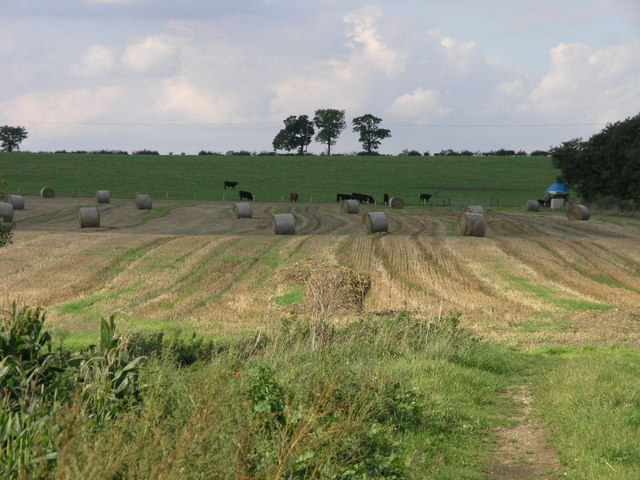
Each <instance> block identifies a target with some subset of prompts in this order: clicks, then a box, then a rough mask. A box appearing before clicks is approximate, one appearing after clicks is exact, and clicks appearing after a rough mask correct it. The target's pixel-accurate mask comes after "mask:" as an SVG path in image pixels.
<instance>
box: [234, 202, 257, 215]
mask: <svg viewBox="0 0 640 480" xmlns="http://www.w3.org/2000/svg"><path fill="white" fill-rule="evenodd" d="M252 215H253V212H252V211H251V204H250V203H248V202H241V203H236V204H234V205H233V216H234V217H236V218H251V216H252Z"/></svg>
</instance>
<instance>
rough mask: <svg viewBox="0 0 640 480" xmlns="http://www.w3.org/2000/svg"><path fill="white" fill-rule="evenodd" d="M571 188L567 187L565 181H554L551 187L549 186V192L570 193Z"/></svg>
mask: <svg viewBox="0 0 640 480" xmlns="http://www.w3.org/2000/svg"><path fill="white" fill-rule="evenodd" d="M570 192H571V189H570V188H569V187H567V186H566V185H565V184H564V183H554V184H553V185H551V186H550V187H549V188H547V193H550V194H551V195H553V194H554V193H570Z"/></svg>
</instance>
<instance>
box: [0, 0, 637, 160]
mask: <svg viewBox="0 0 640 480" xmlns="http://www.w3.org/2000/svg"><path fill="white" fill-rule="evenodd" d="M324 108H335V109H339V110H344V111H345V115H346V120H347V128H346V129H345V130H344V131H343V132H342V134H341V135H340V137H339V138H338V139H337V142H336V144H335V145H334V146H333V147H332V153H351V152H356V151H360V150H362V147H361V145H360V143H359V142H358V135H357V133H355V132H353V130H352V123H351V121H352V119H353V118H355V117H357V116H361V115H364V114H367V113H370V114H373V115H375V116H377V117H379V118H381V119H382V122H381V124H380V126H381V127H383V128H388V129H389V130H390V131H391V135H392V136H391V138H388V139H385V140H383V141H382V143H381V146H380V150H379V151H380V153H385V154H398V153H400V152H401V151H402V150H405V149H415V150H418V151H420V152H425V151H429V152H431V153H436V152H439V151H441V150H445V149H453V150H457V151H461V150H470V151H472V152H476V151H491V150H497V149H500V148H505V149H513V150H524V151H526V152H531V151H534V150H548V149H549V148H550V147H553V146H557V145H560V144H561V143H562V142H564V141H568V140H571V139H574V138H577V137H581V138H584V139H588V138H589V137H590V136H591V135H593V134H595V133H597V132H599V131H601V130H602V129H603V128H604V127H605V126H606V125H607V124H608V123H613V122H617V121H622V120H624V119H625V118H628V117H632V116H635V115H637V114H638V113H639V112H640V0H447V1H445V0H377V1H376V0H362V1H361V0H180V1H177V0H55V1H50V0H20V1H15V0H0V125H11V126H24V127H25V128H26V129H27V131H28V135H29V136H28V138H27V139H26V140H25V141H24V142H23V143H22V145H21V149H22V150H23V151H34V152H36V151H55V150H69V151H71V150H100V149H117V150H127V151H130V152H131V151H135V150H141V149H150V150H158V151H159V152H160V153H170V152H173V153H183V152H184V153H187V154H195V153H198V152H199V151H201V150H206V151H215V152H226V151H228V150H240V149H243V150H250V151H256V152H261V151H271V150H272V149H273V147H272V141H273V138H274V137H275V135H276V134H277V133H278V131H279V130H280V129H281V128H282V127H283V126H284V124H283V120H284V119H285V118H286V117H288V116H290V115H309V116H310V117H313V115H314V112H315V111H316V110H318V109H324ZM325 150H326V146H325V145H322V144H320V143H317V142H313V143H312V144H311V145H310V146H309V151H310V152H314V153H320V152H323V151H325Z"/></svg>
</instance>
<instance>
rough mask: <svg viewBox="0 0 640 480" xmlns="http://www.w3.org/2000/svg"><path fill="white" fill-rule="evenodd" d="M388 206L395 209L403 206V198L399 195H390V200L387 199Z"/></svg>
mask: <svg viewBox="0 0 640 480" xmlns="http://www.w3.org/2000/svg"><path fill="white" fill-rule="evenodd" d="M389 206H390V207H391V208H396V209H401V208H404V200H403V199H401V198H400V197H391V200H389Z"/></svg>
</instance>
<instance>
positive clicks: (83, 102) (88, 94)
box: [0, 87, 123, 123]
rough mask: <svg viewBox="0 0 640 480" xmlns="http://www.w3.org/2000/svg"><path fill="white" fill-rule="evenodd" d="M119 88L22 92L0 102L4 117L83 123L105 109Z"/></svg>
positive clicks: (0, 110)
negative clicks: (6, 100)
mask: <svg viewBox="0 0 640 480" xmlns="http://www.w3.org/2000/svg"><path fill="white" fill-rule="evenodd" d="M122 93H123V91H122V89H121V88H118V87H105V88H98V89H96V90H91V89H89V88H79V89H73V90H58V91H51V92H49V91H46V92H36V93H26V94H22V95H19V96H18V97H17V98H15V99H13V100H10V101H8V102H4V103H0V112H2V114H3V115H4V116H5V117H8V118H15V119H17V120H21V119H24V120H25V121H27V120H32V121H38V122H60V123H73V122H83V121H86V120H87V119H90V118H94V117H97V116H99V115H102V114H104V113H105V112H107V111H109V109H110V107H111V106H112V105H113V102H114V101H115V100H117V99H118V98H120V96H121V95H122Z"/></svg>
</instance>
